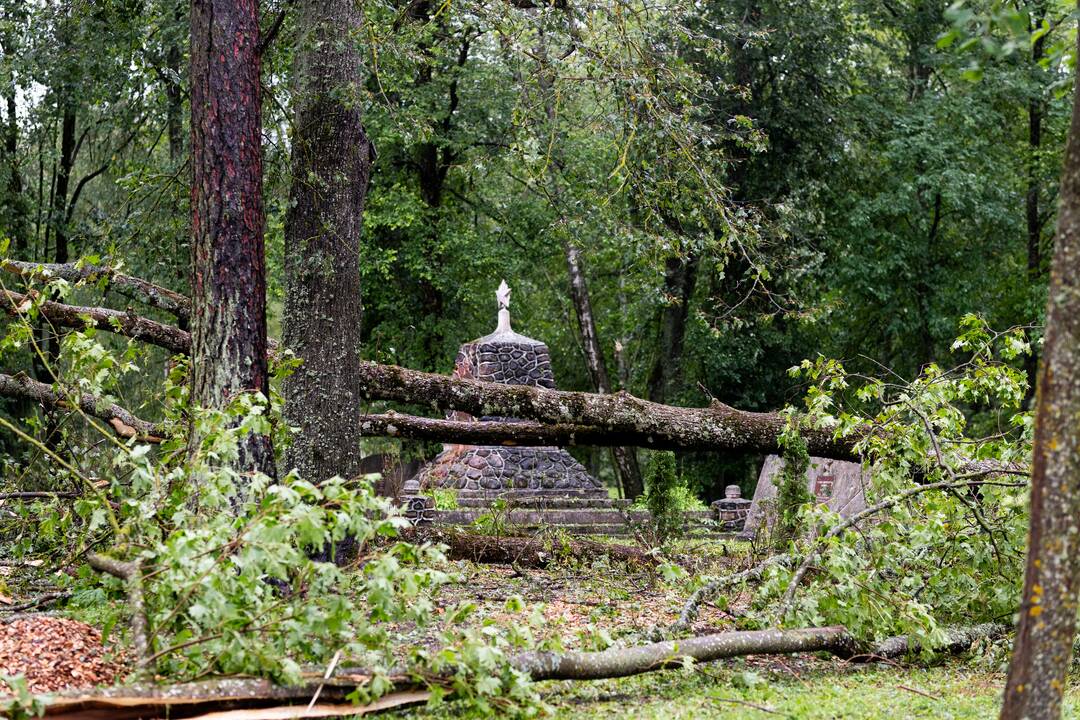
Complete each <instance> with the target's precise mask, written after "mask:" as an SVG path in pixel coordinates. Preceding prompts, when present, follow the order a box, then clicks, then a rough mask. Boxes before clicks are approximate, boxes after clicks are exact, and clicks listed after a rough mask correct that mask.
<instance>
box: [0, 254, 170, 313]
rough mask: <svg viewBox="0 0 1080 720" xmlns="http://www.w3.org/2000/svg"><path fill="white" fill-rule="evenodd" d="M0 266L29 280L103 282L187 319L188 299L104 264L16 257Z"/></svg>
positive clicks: (143, 301) (141, 300)
mask: <svg viewBox="0 0 1080 720" xmlns="http://www.w3.org/2000/svg"><path fill="white" fill-rule="evenodd" d="M0 269H2V270H4V271H5V272H9V273H12V274H14V275H19V276H21V277H23V278H26V279H29V280H37V281H49V280H52V279H54V278H59V279H61V280H67V281H68V282H71V283H75V282H98V281H104V282H105V283H106V284H107V285H108V287H109V288H111V289H113V290H116V291H117V292H118V293H120V294H121V295H124V296H125V297H128V298H130V299H132V300H136V301H138V302H141V303H143V304H145V305H150V306H151V307H156V308H158V309H160V310H164V311H165V312H167V313H170V314H171V315H173V316H175V317H176V318H177V319H179V320H181V321H184V322H187V321H188V320H189V319H190V318H191V300H190V299H188V298H187V297H186V296H184V295H181V294H180V293H178V292H176V291H174V290H170V289H169V288H165V287H161V286H160V285H155V284H154V283H152V282H148V281H146V280H143V279H142V278H138V277H134V276H132V275H125V274H124V273H121V272H117V271H116V270H114V269H112V268H111V267H106V266H104V265H80V264H78V263H31V262H21V261H18V260H3V261H0Z"/></svg>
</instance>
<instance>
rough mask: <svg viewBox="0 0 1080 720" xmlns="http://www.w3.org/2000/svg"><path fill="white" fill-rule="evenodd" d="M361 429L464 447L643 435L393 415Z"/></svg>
mask: <svg viewBox="0 0 1080 720" xmlns="http://www.w3.org/2000/svg"><path fill="white" fill-rule="evenodd" d="M360 428H361V430H362V433H363V435H370V436H385V437H396V438H403V439H407V440H428V441H433V442H448V441H450V442H455V443H459V444H462V445H505V446H520V447H544V446H557V447H569V446H575V445H577V446H585V447H621V446H624V445H635V444H637V443H638V442H640V441H641V440H642V437H641V435H640V434H639V433H623V432H618V431H610V430H604V429H602V428H597V427H593V426H590V425H578V424H572V423H557V424H551V425H548V424H545V423H540V422H536V421H534V420H504V421H498V420H483V421H479V420H473V421H465V420H442V419H433V418H426V417H418V416H416V415H403V414H401V413H396V412H392V411H391V412H387V413H384V414H380V415H365V416H364V419H363V422H362V423H361V425H360ZM644 440H645V442H648V443H649V445H648V447H650V448H653V449H658V450H669V449H678V448H680V447H683V446H682V445H679V444H678V443H670V442H668V443H665V442H664V441H663V440H662V439H661V440H656V439H654V438H648V437H646V438H644Z"/></svg>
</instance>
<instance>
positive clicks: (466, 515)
mask: <svg viewBox="0 0 1080 720" xmlns="http://www.w3.org/2000/svg"><path fill="white" fill-rule="evenodd" d="M490 514H491V513H490V512H489V511H488V510H486V509H483V508H466V509H461V510H436V511H435V523H436V524H443V525H468V524H469V523H472V522H474V521H475V520H476V519H477V518H479V517H482V516H484V515H490ZM500 516H501V519H502V520H503V521H505V522H507V523H509V524H510V525H524V526H531V525H558V526H563V525H582V524H590V523H591V524H595V525H625V521H624V519H623V516H622V514H620V513H619V512H617V511H615V510H613V509H572V510H570V509H539V510H526V509H510V510H507V511H505V512H502V513H500ZM626 516H627V517H628V518H629V519H630V520H631V521H632V522H636V523H645V522H648V520H649V513H648V512H647V511H644V510H634V511H628V512H627V513H626ZM683 517H684V518H685V519H686V521H687V522H688V523H689V524H691V525H694V524H697V523H701V522H703V521H708V520H713V519H715V518H716V514H715V513H713V512H711V511H708V510H700V511H692V512H686V513H683Z"/></svg>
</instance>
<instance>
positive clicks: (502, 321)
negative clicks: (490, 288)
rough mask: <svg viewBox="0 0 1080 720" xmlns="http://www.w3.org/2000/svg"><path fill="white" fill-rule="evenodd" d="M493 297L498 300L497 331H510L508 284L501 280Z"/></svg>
mask: <svg viewBox="0 0 1080 720" xmlns="http://www.w3.org/2000/svg"><path fill="white" fill-rule="evenodd" d="M495 299H496V300H498V301H499V326H498V327H497V328H496V329H495V332H497V333H503V332H511V330H510V286H509V285H507V284H506V281H505V280H503V281H502V282H501V283H499V289H498V290H496V291H495Z"/></svg>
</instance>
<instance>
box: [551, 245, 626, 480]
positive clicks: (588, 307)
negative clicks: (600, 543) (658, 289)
mask: <svg viewBox="0 0 1080 720" xmlns="http://www.w3.org/2000/svg"><path fill="white" fill-rule="evenodd" d="M565 251H566V269H567V273H568V274H569V276H570V296H571V298H572V299H573V301H574V311H575V313H576V314H577V320H578V332H579V333H580V335H581V345H582V347H583V348H584V350H585V364H586V365H587V366H588V368H589V377H590V378H591V379H592V383H593V388H594V389H595V390H596V392H598V393H600V394H602V395H603V394H607V393H610V392H611V390H612V387H611V379H610V377H609V376H608V371H607V363H605V362H604V351H603V348H602V347H601V346H600V335H599V333H598V332H597V330H596V317H595V316H594V315H593V310H592V300H591V299H590V297H589V286H588V285H587V284H586V281H585V271H584V269H583V268H582V267H581V251H580V250H579V249H578V248H577V247H575V246H574V245H572V244H570V243H567V244H566V247H565ZM611 460H612V462H613V463H614V464H615V472H616V473H617V474H618V476H619V480H620V483H621V485H622V489H623V493H624V494H625V495H626V497H630V498H633V497H637V496H638V495H641V494H642V493H643V492H645V484H644V482H643V481H642V479H641V467H640V466H639V465H638V461H637V454H636V453H635V452H634V449H633V448H630V447H622V446H619V445H613V446H612V447H611Z"/></svg>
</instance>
